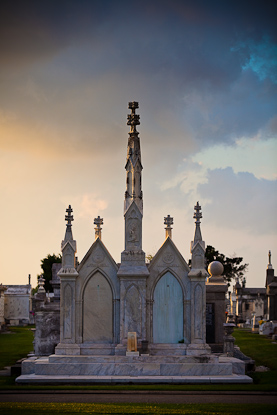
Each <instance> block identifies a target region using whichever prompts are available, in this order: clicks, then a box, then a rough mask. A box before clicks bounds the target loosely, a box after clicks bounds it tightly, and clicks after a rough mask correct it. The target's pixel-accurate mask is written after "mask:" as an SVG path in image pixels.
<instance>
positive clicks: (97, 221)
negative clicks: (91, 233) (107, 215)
mask: <svg viewBox="0 0 277 415" xmlns="http://www.w3.org/2000/svg"><path fill="white" fill-rule="evenodd" d="M93 223H94V225H96V227H95V228H94V230H95V239H96V238H98V237H99V239H101V230H102V228H101V225H103V223H104V221H103V218H100V216H97V218H95V219H94V222H93Z"/></svg>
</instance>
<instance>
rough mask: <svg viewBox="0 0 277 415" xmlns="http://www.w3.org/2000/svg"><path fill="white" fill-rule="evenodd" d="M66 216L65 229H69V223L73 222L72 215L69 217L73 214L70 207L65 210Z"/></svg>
mask: <svg viewBox="0 0 277 415" xmlns="http://www.w3.org/2000/svg"><path fill="white" fill-rule="evenodd" d="M66 212H67V215H65V220H66V221H67V224H66V226H67V228H71V226H72V224H71V222H73V221H74V218H73V215H71V213H72V212H73V210H72V209H71V205H69V206H68V208H67V209H66Z"/></svg>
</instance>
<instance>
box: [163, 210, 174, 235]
mask: <svg viewBox="0 0 277 415" xmlns="http://www.w3.org/2000/svg"><path fill="white" fill-rule="evenodd" d="M164 224H165V225H166V227H165V237H166V238H167V237H168V236H169V237H170V238H172V233H171V230H172V227H171V225H173V218H172V217H171V216H170V215H167V216H165V218H164Z"/></svg>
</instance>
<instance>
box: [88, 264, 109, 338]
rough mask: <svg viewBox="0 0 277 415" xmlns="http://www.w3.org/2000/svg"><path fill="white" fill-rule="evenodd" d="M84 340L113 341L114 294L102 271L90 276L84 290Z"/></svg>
mask: <svg viewBox="0 0 277 415" xmlns="http://www.w3.org/2000/svg"><path fill="white" fill-rule="evenodd" d="M83 342H84V343H85V342H89V343H112V342H113V295H112V290H111V287H110V284H109V283H108V281H107V279H106V278H105V277H104V276H103V275H102V274H101V273H100V272H96V273H95V274H94V275H93V276H92V277H91V278H90V280H89V281H88V283H87V285H86V287H85V290H84V295H83Z"/></svg>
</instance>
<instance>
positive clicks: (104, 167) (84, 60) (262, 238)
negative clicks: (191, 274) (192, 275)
mask: <svg viewBox="0 0 277 415" xmlns="http://www.w3.org/2000/svg"><path fill="white" fill-rule="evenodd" d="M274 15H275V13H274V1H267V0H263V1H252V0H251V1H250V0H249V1H243V0H240V1H236V0H234V1H232V2H226V1H197V0H189V1H186V0H183V1H181V0H180V1H179V0H171V1H162V0H160V1H150V0H148V1H142V0H141V1H139V2H130V1H120V0H119V1H105V0H101V1H100V0H99V1H96V0H91V1H84V0H78V1H77V0H76V1H70V0H68V1H63V0H59V1H51V0H50V1H43V0H42V1H35V0H33V1H32V0H29V1H28V0H24V1H9V2H8V1H6V2H1V5H0V159H1V164H0V168H1V175H0V189H1V198H2V203H1V208H0V212H1V222H2V223H1V238H0V239H1V258H2V264H1V278H0V282H2V283H3V284H24V283H27V281H28V274H31V275H32V284H33V286H35V285H36V276H37V274H39V273H40V260H41V259H42V258H44V257H45V256H46V255H47V254H49V253H51V254H52V253H56V254H58V253H59V252H60V243H61V240H62V239H63V237H64V232H65V221H64V214H65V209H66V207H67V206H68V204H71V205H72V207H73V210H74V222H73V235H74V238H75V239H76V240H77V249H78V253H77V255H78V258H79V260H81V259H82V258H83V256H84V255H85V254H86V252H87V250H88V249H89V247H90V245H91V244H92V243H93V241H94V225H93V219H94V218H95V217H96V216H98V215H100V216H101V217H103V218H104V226H103V238H102V240H103V242H104V243H105V245H106V247H107V248H108V250H109V251H110V253H111V254H112V255H113V257H114V259H115V260H116V261H117V262H119V261H120V253H121V251H122V250H123V248H124V239H123V229H124V222H123V200H124V192H125V170H124V166H125V161H126V147H127V140H128V130H129V129H128V127H127V126H126V117H127V113H128V112H129V110H128V109H127V107H128V102H129V101H132V100H136V101H139V105H140V108H139V110H138V113H139V114H140V116H141V125H140V127H139V128H138V130H139V132H140V137H141V149H142V162H143V166H144V170H143V190H144V221H143V238H144V239H143V249H144V251H145V252H146V254H154V253H155V252H156V251H157V250H158V249H159V247H160V246H161V244H162V243H163V241H164V235H165V231H164V225H163V219H164V216H166V215H168V214H170V215H171V216H173V217H174V228H173V240H174V242H175V244H176V245H177V247H178V248H179V250H180V251H181V253H182V255H183V256H184V258H185V259H187V260H188V259H189V257H190V252H189V248H190V241H191V240H192V238H193V234H194V220H193V218H192V216H193V207H194V205H195V203H196V201H198V200H199V202H200V204H201V206H202V211H203V220H202V224H201V227H202V235H203V239H204V240H205V241H206V244H209V245H213V246H214V247H215V248H216V249H217V250H219V251H220V252H222V253H224V254H225V255H227V256H231V255H233V254H236V255H237V256H243V258H244V261H245V262H247V263H249V272H248V273H247V275H246V277H247V286H249V287H255V286H256V287H257V286H261V287H262V286H264V282H265V269H266V266H267V262H268V250H269V249H271V251H272V262H273V266H275V269H277V237H276V231H277V219H276V211H277V209H276V208H277V169H276V156H277V144H276V130H277V116H276V109H277V108H276V107H277V102H276V89H277V87H276V84H277V33H276V29H275V28H274V24H275V21H274Z"/></svg>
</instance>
